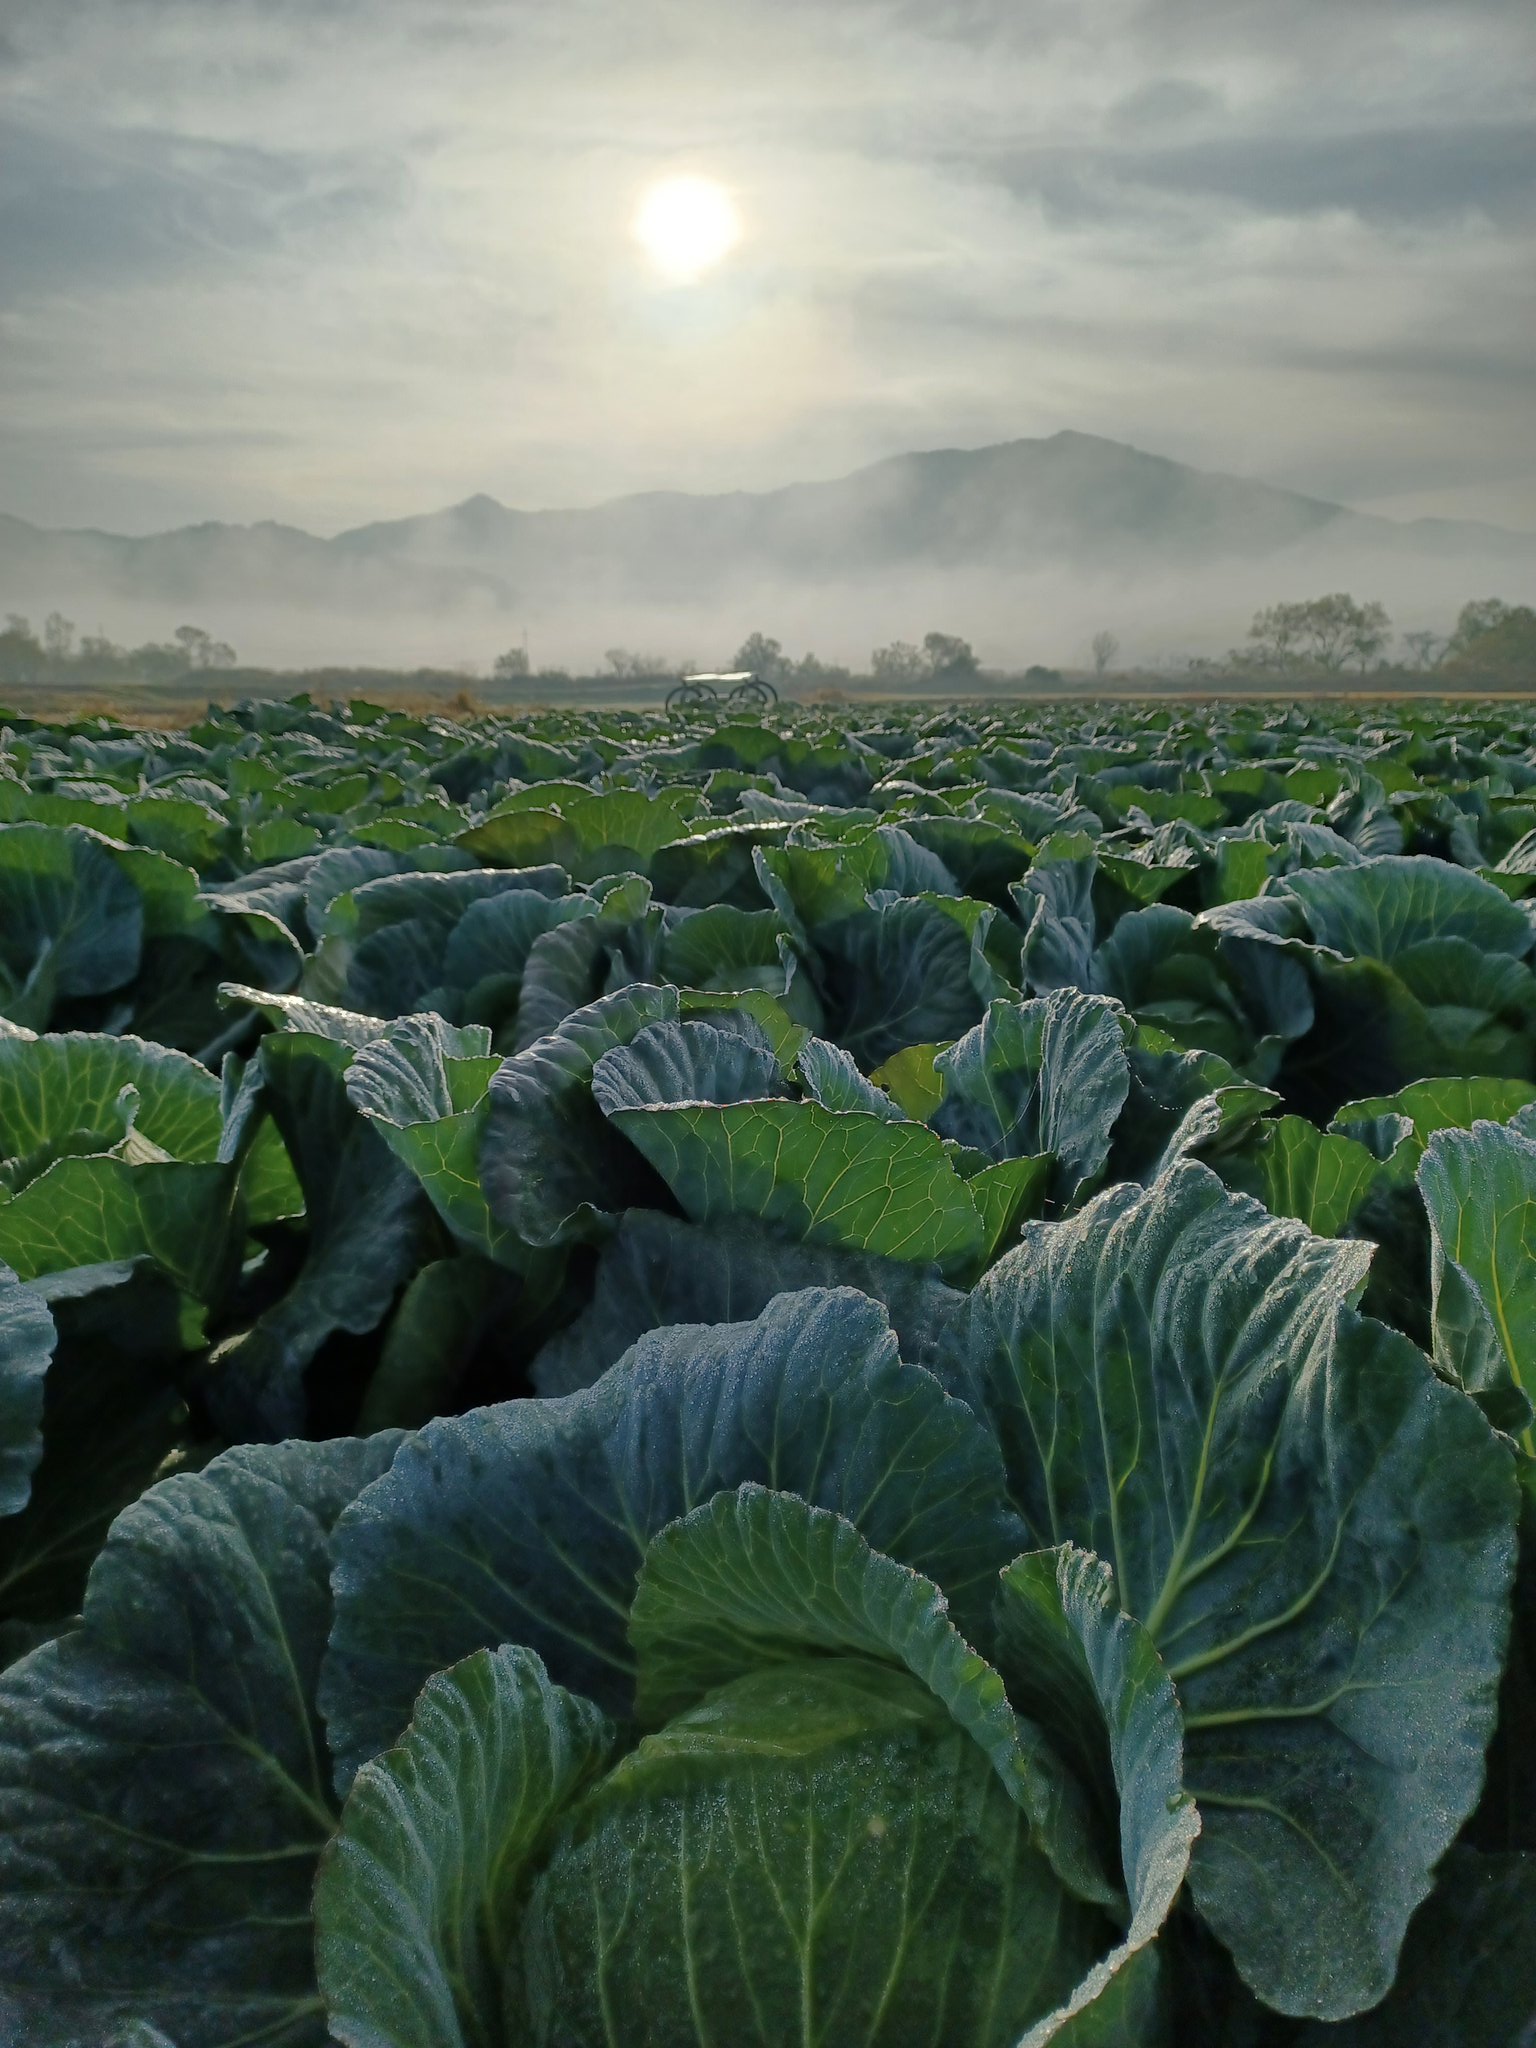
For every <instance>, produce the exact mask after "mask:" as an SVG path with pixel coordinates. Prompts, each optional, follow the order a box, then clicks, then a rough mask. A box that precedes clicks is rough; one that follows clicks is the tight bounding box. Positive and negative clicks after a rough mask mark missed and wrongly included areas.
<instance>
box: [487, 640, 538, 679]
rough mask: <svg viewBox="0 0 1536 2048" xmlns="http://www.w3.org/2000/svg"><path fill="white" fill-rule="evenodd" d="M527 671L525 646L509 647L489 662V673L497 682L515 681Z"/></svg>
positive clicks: (526, 673)
mask: <svg viewBox="0 0 1536 2048" xmlns="http://www.w3.org/2000/svg"><path fill="white" fill-rule="evenodd" d="M529 673H530V671H529V666H528V650H527V648H526V647H509V648H507V649H506V650H505V652H504V653H501V654H498V655H497V657H496V659H495V660H494V661H493V662H492V663H491V674H492V676H493V677H494V678H495V679H496V681H497V682H498V683H515V682H517V681H519V680H520V679H521V678H522V677H524V676H526V675H528V674H529Z"/></svg>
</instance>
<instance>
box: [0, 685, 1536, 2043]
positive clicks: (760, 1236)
mask: <svg viewBox="0 0 1536 2048" xmlns="http://www.w3.org/2000/svg"><path fill="white" fill-rule="evenodd" d="M1533 1395H1536V712H1533V711H1531V710H1528V709H1526V708H1524V707H1517V706H1511V705H1503V706H1499V707H1488V706H1484V707H1478V706H1465V705H1463V706H1455V705H1446V704H1441V705H1424V704H1419V705H1416V706H1415V707H1414V708H1412V709H1411V710H1410V709H1407V708H1402V707H1392V706H1383V705H1379V704H1373V705H1365V704H1357V705H1352V706H1351V705H1336V706H1334V707H1332V708H1329V707H1327V706H1326V705H1323V706H1318V707H1314V708H1313V709H1310V710H1307V711H1305V712H1303V711H1302V710H1300V709H1298V708H1292V707H1287V706H1284V705H1279V706H1276V705H1268V704H1262V703H1249V704H1246V705H1243V706H1240V707H1232V706H1228V707H1221V706H1211V705H1205V706H1193V705H1177V704H1174V705H1169V704H1163V705H1159V706H1157V707H1156V708H1149V707H1144V708H1138V707H1137V706H1135V705H1131V704H1122V705H1119V706H1113V707H1111V706H1105V707H1098V708H1095V707H1093V706H1089V705H1083V704H1078V705H1075V706H1072V707H1065V706H1058V707H1045V708H1043V709H1042V708H1040V707H1034V708H1028V707H1023V706H1018V705H1001V706H999V705H992V706H986V705H975V706H971V707H968V708H960V709H939V708H932V707H918V708H916V709H913V708H911V707H903V708H901V709H899V710H896V709H891V708H888V707H881V706H878V705H866V706H862V707H861V706H856V705H847V706H839V707H837V709H836V710H835V711H834V710H831V709H826V710H821V711H815V710H810V709H800V708H796V707H793V706H783V707H779V708H777V709H765V710H763V711H761V712H756V711H754V712H752V713H750V714H740V713H737V712H733V711H730V710H728V709H713V708H710V707H707V706H706V707H693V708H685V709H684V710H681V711H679V712H676V713H674V714H663V713H660V712H652V713H644V712H609V711H604V712H587V713H582V712H577V711H560V712H547V713H535V714H530V715H528V716H520V717H517V718H510V717H509V718H503V719H483V720H480V721H479V722H475V723H466V724H460V723H454V722H451V721H449V720H448V719H446V718H433V717H426V718H418V717H414V716H408V715H406V714H405V713H403V712H393V711H389V710H386V709H382V708H380V707H376V706H369V705H366V704H357V703H354V704H351V705H340V706H336V707H333V708H330V709H327V708H325V707H323V706H321V705H317V704H312V703H310V702H308V701H307V700H297V701H294V702H291V703H287V704H273V703H251V704H244V705H240V706H237V707H235V708H234V709H232V710H224V711H210V712H209V713H208V715H207V717H206V718H205V719H204V720H203V722H202V723H200V724H197V725H195V726H193V727H192V728H191V729H190V730H188V731H185V732H133V731H130V730H127V729H125V728H122V727H119V726H115V725H113V724H111V723H109V722H108V721H106V720H104V719H96V720H92V721H88V722H86V723H82V724H75V725H50V724H45V723H41V722H37V721H34V720H31V719H27V718H20V717H16V716H14V715H12V716H11V717H10V721H9V723H7V724H4V725H3V726H0V1667H3V1668H0V2041H3V2042H4V2043H7V2044H9V2043H16V2044H23V2043H25V2044H28V2048H31V2044H38V2048H168V2044H169V2048H320V2044H323V2043H325V2042H327V2041H334V2042H338V2043H342V2044H345V2048H524V2044H529V2048H1020V2044H1022V2048H1044V2044H1046V2043H1051V2042H1054V2043H1058V2044H1061V2048H1155V2044H1161V2043H1165V2042H1170V2043H1172V2042H1176V2043H1178V2044H1179V2048H1206V2044H1211V2048H1278V2044H1296V2048H1327V2044H1329V2043H1337V2044H1339V2048H1515V2044H1517V2043H1524V2044H1527V2048H1528V2044H1529V2043H1530V2042H1531V2041H1532V2039H1533V2038H1536V1408H1533V1403H1532V1397H1533Z"/></svg>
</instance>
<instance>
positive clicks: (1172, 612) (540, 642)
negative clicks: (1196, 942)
mask: <svg viewBox="0 0 1536 2048" xmlns="http://www.w3.org/2000/svg"><path fill="white" fill-rule="evenodd" d="M572 581H573V583H574V584H575V585H576V587H564V588H559V589H556V588H552V587H551V588H546V589H545V590H543V591H541V592H538V593H537V594H535V595H532V596H530V597H529V599H528V600H527V602H526V603H523V604H516V603H509V602H506V601H504V600H502V599H501V598H500V597H499V596H494V595H492V594H491V593H489V592H486V591H483V590H482V591H476V590H473V589H470V590H467V591H465V592H463V593H462V594H460V595H455V596H453V597H442V596H438V595H436V594H434V595H433V596H432V597H428V596H426V595H424V594H423V593H422V592H421V591H420V590H419V589H417V588H415V587H413V585H412V583H411V581H410V579H408V578H398V577H391V576H388V575H385V574H383V573H377V574H371V575H368V576H367V577H366V578H363V577H360V578H359V579H358V587H357V588H355V589H354V590H349V591H348V593H347V599H348V601H347V602H346V603H344V604H338V603H336V602H334V601H332V602H317V601H316V600H315V598H314V596H312V595H308V594H304V593H299V594H295V593H294V592H293V591H292V590H288V589H285V588H283V587H282V586H281V585H279V586H278V587H274V588H256V589H252V588H250V587H246V588H243V589H241V588H235V589H232V588H230V587H229V584H228V582H227V581H226V580H225V579H224V578H222V577H219V578H212V579H198V580H190V579H189V580H186V581H184V582H182V583H180V584H179V586H178V587H177V588H175V589H174V591H172V592H170V593H164V592H161V593H156V594H155V595H153V596H150V595H147V594H146V595H144V596H135V595H134V594H132V593H131V592H127V591H125V590H124V589H123V588H121V587H120V586H116V587H114V585H112V584H108V585H105V586H103V585H99V584H98V585H95V586H92V585H91V584H88V583H83V582H82V579H81V577H80V576H79V575H78V573H76V574H73V575H72V574H68V573H65V574H58V575H54V576H51V577H47V578H39V579H36V580H28V581H27V583H26V584H25V585H24V586H23V585H22V584H21V583H20V582H17V581H14V580H13V581H8V582H6V583H0V613H5V612H14V613H20V614H22V615H24V616H25V617H27V618H28V619H30V620H31V622H32V624H33V625H34V627H35V628H38V629H41V626H42V624H43V621H44V620H45V619H46V618H47V617H48V615H49V614H52V613H57V614H60V615H62V617H63V618H65V619H67V620H69V621H71V622H73V624H74V625H75V626H76V628H77V629H78V632H79V633H80V634H81V635H100V636H102V637H103V638H104V639H107V640H110V641H112V642H115V643H118V644H120V645H129V646H137V645H139V644H141V643H144V642H152V641H164V640H165V639H166V638H167V637H168V636H169V635H170V633H171V632H172V630H173V629H174V628H175V627H176V626H178V625H181V624H183V623H193V624H196V625H197V626H199V627H201V628H203V629H205V630H206V631H207V632H209V633H210V634H212V635H214V636H215V637H216V638H218V639H219V640H222V641H226V642H228V643H229V644H230V645H231V646H232V647H233V648H234V649H235V650H236V651H237V653H238V656H239V659H240V662H241V664H242V665H243V666H258V667H270V668H279V669H301V668H314V667H321V666H328V665H335V666H356V667H381V668H399V669H415V668H434V669H439V670H449V671H457V672H460V673H462V674H463V675H464V676H465V677H466V678H469V677H475V676H481V675H484V674H486V673H488V672H489V670H490V668H491V666H492V664H493V662H494V660H495V658H496V657H497V656H498V655H500V654H502V653H504V652H505V651H507V650H509V649H512V650H515V649H521V648H522V647H523V646H524V644H525V636H526V646H527V650H528V655H529V663H530V667H531V669H532V670H533V671H534V672H538V671H541V670H565V671H569V672H570V673H572V674H578V675H580V674H587V675H590V674H597V673H600V672H602V670H603V669H604V668H605V666H607V665H608V664H607V660H606V657H607V654H608V651H609V650H611V649H613V650H626V651H628V652H630V653H631V654H634V655H637V656H638V655H645V656H649V657H651V658H652V660H653V662H654V663H655V664H656V665H657V666H659V667H662V668H666V669H682V668H685V667H689V666H692V667H703V668H711V667H717V666H720V665H722V664H724V663H727V662H729V661H730V660H731V658H732V657H733V656H734V654H735V652H736V650H737V649H738V648H739V647H740V646H741V644H742V642H743V640H744V639H745V638H746V637H747V635H748V634H749V633H752V632H761V633H765V634H768V635H771V636H772V637H773V638H775V639H776V640H778V641H780V642H781V643H782V645H783V647H784V649H785V652H786V653H787V654H788V655H789V656H791V657H793V658H795V659H797V660H798V659H799V658H801V657H803V656H805V655H806V654H814V655H816V656H818V657H820V659H821V660H822V661H824V662H826V663H827V664H829V665H836V666H839V667H844V668H848V669H851V670H853V671H854V672H855V673H863V672H867V670H868V668H869V665H870V655H871V652H872V650H873V649H875V648H876V647H881V646H885V645H887V644H888V643H890V642H892V641H910V642H914V643H921V641H922V639H923V636H924V635H925V634H926V633H929V632H935V631H936V632H943V633H952V634H958V635H961V636H963V637H964V638H965V639H966V640H968V641H969V642H970V643H971V645H972V646H973V647H974V649H975V651H976V654H977V656H978V657H979V659H980V661H981V664H982V666H983V668H984V669H988V670H992V671H995V672H999V673H1005V674H1007V673H1018V672H1022V671H1023V670H1024V669H1025V668H1027V667H1029V666H1030V665H1031V664H1039V665H1042V666H1045V667H1049V668H1058V669H1064V670H1071V669H1080V668H1086V667H1088V666H1089V665H1090V662H1091V659H1092V655H1091V648H1090V643H1091V642H1092V640H1093V637H1094V635H1095V634H1097V633H1101V632H1109V633H1113V634H1114V635H1115V637H1116V639H1117V640H1118V642H1119V648H1118V653H1117V655H1116V660H1115V665H1116V666H1117V667H1119V668H1122V669H1124V668H1138V669H1149V670H1160V671H1170V670H1176V669H1178V668H1179V667H1181V666H1182V665H1183V664H1184V663H1186V662H1188V661H1189V660H1191V659H1196V658H1200V657H1206V658H1211V657H1219V656H1221V655H1222V654H1224V653H1226V652H1227V650H1229V649H1231V648H1233V647H1238V646H1241V644H1242V642H1243V640H1244V638H1245V636H1246V634H1247V631H1248V628H1249V625H1250V622H1251V620H1252V619H1253V616H1254V614H1255V613H1256V612H1257V611H1259V610H1260V609H1261V608H1263V607H1265V606H1268V605H1272V604H1275V603H1277V602H1282V601H1287V600H1294V599H1301V598H1309V597H1315V596H1319V595H1321V594H1322V593H1324V592H1328V591H1348V592H1350V593H1351V594H1352V595H1353V596H1355V597H1356V598H1358V599H1360V600H1362V601H1370V600H1377V601H1379V602H1380V603H1382V604H1383V605H1384V606H1385V608H1386V610H1387V612H1388V613H1389V615H1390V617H1391V621H1392V626H1393V629H1394V632H1395V633H1396V634H1397V635H1399V636H1400V635H1402V634H1405V633H1410V632H1415V631H1425V632H1433V633H1437V634H1440V635H1442V636H1444V635H1447V634H1449V632H1450V631H1451V628H1452V626H1453V625H1454V623H1455V620H1456V616H1457V613H1458V611H1459V610H1460V608H1461V606H1462V605H1463V604H1465V603H1466V602H1467V601H1468V600H1470V599H1473V598H1486V597H1494V596H1497V597H1501V598H1504V599H1505V600H1507V601H1508V602H1510V603H1512V604H1516V603H1520V604H1528V603H1536V547H1533V549H1532V551H1531V554H1530V555H1529V556H1528V557H1526V558H1525V559H1523V560H1522V559H1520V558H1517V557H1514V556H1512V555H1511V554H1507V553H1505V552H1503V551H1502V550H1500V551H1490V553H1489V555H1488V556H1487V557H1486V558H1483V559H1478V558H1471V559H1468V558H1465V557H1459V558H1457V559H1454V560H1449V561H1439V560H1435V559H1433V558H1425V557H1411V558H1407V559H1405V558H1404V557H1403V556H1402V555H1401V554H1400V553H1398V554H1384V553H1381V552H1377V551H1372V550H1358V549H1351V550H1348V551H1343V550H1339V549H1337V548H1331V547H1328V546H1320V547H1312V548H1307V549H1304V550H1295V551H1291V552H1288V553H1286V554H1284V555H1282V556H1279V557H1274V558H1271V559H1268V560H1265V561H1261V562H1252V563H1249V562H1237V563H1234V562H1223V563H1221V564H1220V565H1219V566H1213V567H1210V568H1205V569H1195V570H1188V569H1177V568H1172V567H1162V568H1158V569H1156V570H1149V571H1143V572H1141V573H1133V572H1128V571H1126V570H1123V569H1122V570H1118V571H1113V572H1110V571H1106V572H1103V573H1092V572H1087V573H1085V572H1083V571H1081V570H1076V569H1070V568H1063V567H1059V566H1051V567H1044V566H1043V567H1041V568H1039V569H1038V570H1035V571H1033V572H1027V573H1019V574H1009V573H1002V572H999V571H998V570H996V569H994V568H988V569H986V570H965V569H946V570H940V571H934V570H922V569H914V570H909V571H903V572H900V573H896V572H889V573H885V574H881V575H875V576H868V577H861V578H858V579H854V580H840V581H838V582H835V583H815V582H811V581H808V580H805V579H796V580H794V581H786V580H784V579H782V578H780V577H777V576H774V577H763V578H739V579H733V580H732V581H731V582H729V583H727V584H721V583H718V582H715V583H711V582H710V581H709V580H708V579H703V578H701V580H700V584H699V588H698V593H697V595H696V596H695V597H693V598H690V599H689V600H687V601H685V602H679V601H677V600H675V599H670V598H669V599H666V600H647V599H646V598H645V597H643V596H640V597H637V596H635V595H634V594H632V593H631V592H628V591H625V590H622V589H612V588H605V587H604V584H603V582H602V581H600V580H599V579H598V578H597V577H595V576H594V577H591V578H590V579H574V578H573V579H572Z"/></svg>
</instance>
